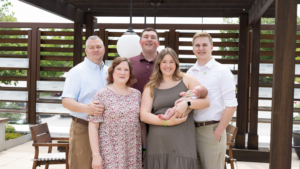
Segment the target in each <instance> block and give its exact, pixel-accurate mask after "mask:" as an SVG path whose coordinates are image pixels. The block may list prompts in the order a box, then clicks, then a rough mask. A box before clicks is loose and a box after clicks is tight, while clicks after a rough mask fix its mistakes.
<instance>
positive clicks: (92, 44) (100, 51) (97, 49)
mask: <svg viewBox="0 0 300 169" xmlns="http://www.w3.org/2000/svg"><path fill="white" fill-rule="evenodd" d="M85 53H86V57H87V58H88V59H89V60H90V61H92V62H94V63H96V64H98V63H99V62H100V63H101V62H102V59H103V56H104V53H105V47H104V46H103V43H102V42H101V40H100V39H90V40H89V41H88V43H87V46H86V47H85Z"/></svg>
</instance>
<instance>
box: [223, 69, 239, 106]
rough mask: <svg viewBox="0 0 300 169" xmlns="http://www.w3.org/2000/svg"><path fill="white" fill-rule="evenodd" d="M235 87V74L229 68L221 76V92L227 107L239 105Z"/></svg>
mask: <svg viewBox="0 0 300 169" xmlns="http://www.w3.org/2000/svg"><path fill="white" fill-rule="evenodd" d="M235 88H236V86H235V82H234V77H233V74H232V73H231V71H230V70H229V69H225V70H224V71H223V74H222V76H221V92H222V98H223V101H224V106H225V107H236V106H237V105H238V103H237V99H236V93H235Z"/></svg>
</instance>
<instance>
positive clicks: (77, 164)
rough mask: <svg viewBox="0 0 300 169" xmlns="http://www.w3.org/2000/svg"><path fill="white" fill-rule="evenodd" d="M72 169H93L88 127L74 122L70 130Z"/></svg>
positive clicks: (70, 160) (70, 164) (70, 162)
mask: <svg viewBox="0 0 300 169" xmlns="http://www.w3.org/2000/svg"><path fill="white" fill-rule="evenodd" d="M69 166H70V169H91V168H92V151H91V146H90V140H89V132H88V126H86V125H83V124H80V123H76V122H75V121H73V120H72V123H71V128H70V150H69Z"/></svg>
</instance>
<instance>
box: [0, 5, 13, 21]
mask: <svg viewBox="0 0 300 169" xmlns="http://www.w3.org/2000/svg"><path fill="white" fill-rule="evenodd" d="M0 3H1V4H2V5H1V7H0V22H17V18H15V17H14V14H15V13H14V12H12V13H10V12H9V8H10V7H12V4H11V2H10V1H9V0H0Z"/></svg>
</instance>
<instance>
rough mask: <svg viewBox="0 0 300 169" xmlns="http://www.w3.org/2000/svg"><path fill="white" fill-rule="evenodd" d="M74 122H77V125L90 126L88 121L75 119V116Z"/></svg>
mask: <svg viewBox="0 0 300 169" xmlns="http://www.w3.org/2000/svg"><path fill="white" fill-rule="evenodd" d="M72 120H73V121H75V122H77V123H80V124H83V125H85V126H88V125H89V122H88V121H85V120H82V119H80V118H77V117H74V116H72Z"/></svg>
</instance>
